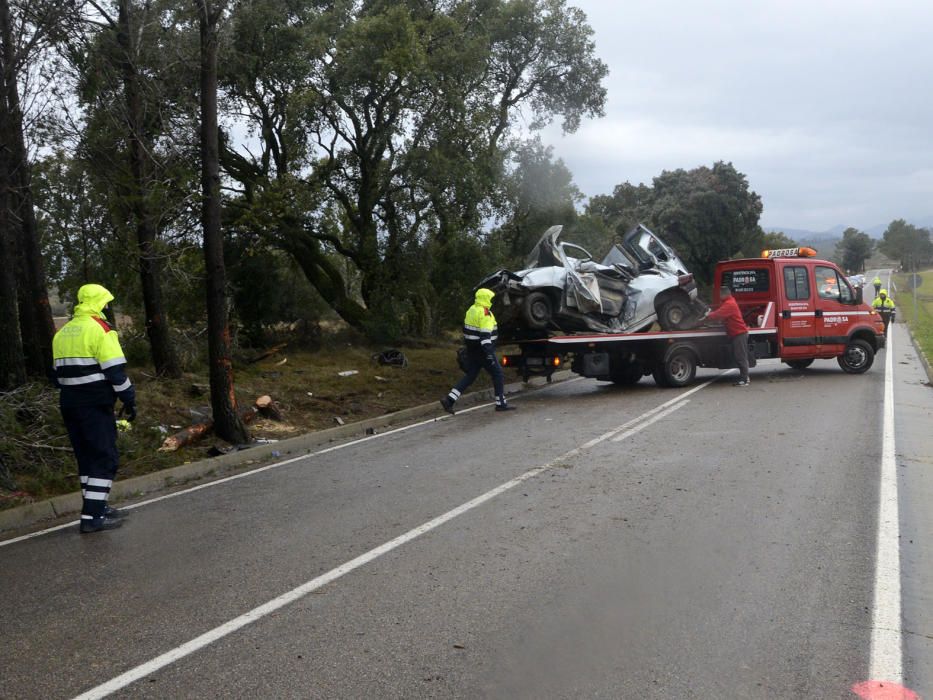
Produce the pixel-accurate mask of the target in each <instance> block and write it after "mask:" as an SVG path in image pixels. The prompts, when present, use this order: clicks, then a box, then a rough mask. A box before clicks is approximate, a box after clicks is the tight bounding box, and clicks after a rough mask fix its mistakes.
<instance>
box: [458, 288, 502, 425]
mask: <svg viewBox="0 0 933 700" xmlns="http://www.w3.org/2000/svg"><path fill="white" fill-rule="evenodd" d="M494 296H495V292H493V291H492V290H491V289H478V290H477V291H476V296H475V301H474V302H473V305H472V306H471V307H470V308H469V309H467V312H466V316H465V317H464V319H463V341H464V343H465V345H466V367H465V368H464V372H465V374H464V375H463V377H462V378H461V379H460V381H459V382H457V384H456V386H454V388H453V389H451V390H450V393H448V394H447V396H445V397H444V398H442V399H441V406H443V407H444V410H445V411H447V412H448V413H453V412H454V404H455V403H456V402H457V399H459V398H460V395H461V394H462V393H463V392H464V391H466V389H467V387H469V386H470V384H472V383H473V382H474V381H475V380H476V377H477V376H478V375H479V372H480V370H481V369H485V370H486V371H487V372H489V375H490V376H491V377H492V383H493V387H494V389H495V392H496V410H497V411H511V410H513V409H514V408H515V407H514V406H511V405H509V403H508V402H507V401H506V400H505V381H504V379H503V377H502V367H501V366H500V365H499V360H498V358H497V357H496V340H497V339H498V337H499V329H498V326H496V317H495V316H494V315H493V313H492V309H491V307H492V298H493V297H494Z"/></svg>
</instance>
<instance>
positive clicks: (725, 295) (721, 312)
mask: <svg viewBox="0 0 933 700" xmlns="http://www.w3.org/2000/svg"><path fill="white" fill-rule="evenodd" d="M719 299H720V301H721V303H720V304H719V308H718V309H716V310H715V311H711V312H710V313H709V314H707V316H706V320H707V321H721V322H722V323H723V325H724V326H725V328H726V335H728V336H729V338H731V339H732V354H733V355H734V356H735V363H736V364H737V365H738V366H739V380H738V381H737V382H735V383H734V384H733V386H748V385H749V384H750V383H751V382H750V380H749V378H748V326H747V325H745V319H743V318H742V311H741V310H740V309H739V304H738V302H736V300H735V297H734V296H732V289H730V288H729V287H727V286H725V285H723V286H722V287H721V288H720V289H719Z"/></svg>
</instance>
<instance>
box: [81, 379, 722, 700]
mask: <svg viewBox="0 0 933 700" xmlns="http://www.w3.org/2000/svg"><path fill="white" fill-rule="evenodd" d="M723 374H726V372H723V373H720V374H719V375H717V376H716V377H715V378H713V379H711V380H709V381H707V382H704V383H703V384H701V385H699V386H697V387H694V388H693V389H690V390H689V391H686V392H684V393H683V394H681V395H680V396H678V397H676V398H674V399H671V400H670V401H667V402H665V403H664V404H662V405H661V406H658V407H657V408H653V409H651V410H650V411H647V412H646V413H644V414H642V415H641V416H639V417H638V418H635V419H634V420H631V421H628V422H627V423H624V424H623V425H620V426H618V427H617V428H614V429H612V430H610V431H609V432H607V433H603V434H602V435H600V436H599V437H597V438H594V439H592V440H590V441H589V442H586V443H584V444H583V445H580V446H579V447H575V448H574V449H572V450H570V451H568V452H565V453H564V454H562V455H561V456H559V457H557V458H556V459H553V460H551V461H550V462H548V463H547V464H543V465H541V466H539V467H534V468H533V469H529V470H528V471H526V472H525V473H524V474H521V475H520V476H517V477H515V478H514V479H511V480H510V481H507V482H505V483H504V484H501V485H500V486H497V487H496V488H494V489H492V490H491V491H487V492H486V493H484V494H482V495H481V496H477V497H476V498H474V499H473V500H471V501H467V502H466V503H464V504H463V505H460V506H458V507H456V508H454V509H453V510H449V511H447V512H446V513H444V514H443V515H439V516H438V517H436V518H434V519H433V520H429V521H428V522H426V523H424V524H423V525H419V526H418V527H416V528H414V529H412V530H409V531H408V532H406V533H404V534H402V535H399V536H398V537H396V538H394V539H392V540H389V541H388V542H386V543H384V544H382V545H380V546H378V547H376V548H375V549H371V550H369V551H368V552H366V553H364V554H361V555H360V556H358V557H356V558H355V559H351V560H350V561H348V562H346V563H345V564H342V565H341V566H338V567H337V568H336V569H331V570H330V571H328V572H327V573H325V574H322V575H321V576H318V577H316V578H313V579H311V580H310V581H307V582H306V583H303V584H302V585H300V586H298V587H297V588H294V589H292V590H290V591H288V592H287V593H283V594H282V595H280V596H278V597H277V598H273V599H272V600H270V601H269V602H268V603H264V604H263V605H260V606H259V607H256V608H253V609H252V610H250V611H248V612H246V613H244V614H242V615H240V616H239V617H236V618H234V619H233V620H230V621H229V622H226V623H224V624H222V625H220V626H219V627H215V628H214V629H212V630H209V631H207V632H205V633H204V634H202V635H200V636H198V637H195V638H194V639H192V640H191V641H189V642H186V643H184V644H182V645H181V646H178V647H175V648H174V649H172V650H170V651H167V652H165V653H164V654H162V655H160V656H157V657H156V658H154V659H151V660H150V661H147V662H146V663H144V664H140V665H139V666H137V667H136V668H133V669H130V670H129V671H127V672H125V673H122V674H120V675H119V676H117V677H116V678H113V679H111V680H109V681H107V682H106V683H102V684H101V685H98V686H97V687H95V688H91V689H90V690H88V691H86V692H84V693H82V694H81V695H78V696H77V697H76V698H74V700H92V699H97V698H104V697H107V696H108V695H110V694H111V693H115V692H116V691H118V690H121V689H123V688H125V687H127V686H128V685H130V684H132V683H135V682H136V681H138V680H140V679H141V678H145V677H146V676H148V675H150V674H152V673H155V672H156V671H158V670H159V669H161V668H165V667H166V666H169V665H171V664H173V663H174V662H176V661H178V660H179V659H182V658H184V657H186V656H188V655H189V654H192V653H194V652H196V651H198V650H199V649H203V648H204V647H206V646H208V645H209V644H212V643H213V642H216V641H217V640H219V639H222V638H223V637H226V636H227V635H229V634H232V633H233V632H236V631H237V630H239V629H242V628H243V627H246V626H247V625H249V624H251V623H253V622H256V621H258V620H261V619H262V618H264V617H266V616H267V615H269V614H271V613H273V612H275V611H276V610H278V609H280V608H282V607H284V606H286V605H288V604H289V603H293V602H295V601H296V600H298V599H300V598H303V597H304V596H306V595H308V594H309V593H312V592H313V591H316V590H318V589H319V588H321V587H323V586H326V585H327V584H329V583H332V582H333V581H336V580H337V579H339V578H340V577H342V576H344V575H345V574H348V573H350V572H351V571H353V570H354V569H358V568H359V567H361V566H363V565H365V564H368V563H369V562H371V561H373V560H375V559H378V558H379V557H381V556H382V555H383V554H386V553H388V552H391V551H392V550H393V549H397V548H398V547H401V546H402V545H403V544H405V543H407V542H411V541H412V540H413V539H415V538H417V537H420V536H421V535H423V534H425V533H427V532H430V531H431V530H434V529H436V528H438V527H440V526H441V525H443V524H444V523H446V522H448V521H450V520H453V519H454V518H456V517H457V516H460V515H463V514H464V513H466V512H468V511H471V510H473V509H474V508H477V507H479V506H481V505H482V504H484V503H486V502H487V501H490V500H492V499H493V498H495V497H496V496H499V495H501V494H503V493H505V492H506V491H508V490H510V489H512V488H514V487H515V486H518V485H519V484H521V483H523V482H525V481H528V480H529V479H532V478H534V477H535V476H538V475H539V474H541V473H542V472H545V471H548V470H550V469H553V468H554V467H555V466H557V465H559V464H561V463H562V462H564V461H565V460H567V459H568V458H570V457H573V456H576V455H578V454H580V453H581V452H583V451H584V450H586V449H588V448H590V447H593V446H595V445H598V444H599V443H601V442H605V441H606V440H609V439H611V438H613V437H615V436H616V435H617V434H618V433H620V432H622V431H625V430H626V429H627V428H629V426H631V425H633V424H638V427H637V428H634V429H632V430H629V431H628V433H629V434H634V433H636V432H638V431H639V430H643V429H644V428H646V427H648V426H649V425H651V424H652V423H653V422H654V421H645V420H644V419H645V418H646V417H650V416H652V415H654V414H657V413H658V412H659V411H660V412H663V410H664V409H665V407H673V406H674V405H675V404H680V403H683V404H685V403H687V402H686V401H683V399H684V398H686V397H687V396H690V395H691V394H695V393H696V392H698V391H700V390H701V389H704V388H705V387H707V386H709V385H710V384H712V383H713V382H714V381H716V379H718V378H719V377H721V376H723ZM488 405H491V404H488ZM679 407H680V406H679V405H678V406H677V408H679Z"/></svg>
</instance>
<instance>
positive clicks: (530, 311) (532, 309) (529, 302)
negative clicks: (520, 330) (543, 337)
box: [522, 292, 554, 330]
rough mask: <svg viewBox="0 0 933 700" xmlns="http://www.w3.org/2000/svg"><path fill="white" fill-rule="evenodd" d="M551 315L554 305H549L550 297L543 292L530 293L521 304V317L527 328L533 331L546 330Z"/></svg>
mask: <svg viewBox="0 0 933 700" xmlns="http://www.w3.org/2000/svg"><path fill="white" fill-rule="evenodd" d="M553 314H554V305H553V304H552V303H551V297H549V296H548V295H547V294H545V293H544V292H532V293H531V294H529V295H528V296H527V297H525V301H524V302H523V303H522V316H523V317H524V319H525V324H526V325H527V326H528V327H529V328H533V329H535V330H541V329H544V328H547V327H548V324H549V323H550V322H551V316H552V315H553Z"/></svg>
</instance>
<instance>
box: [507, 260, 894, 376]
mask: <svg viewBox="0 0 933 700" xmlns="http://www.w3.org/2000/svg"><path fill="white" fill-rule="evenodd" d="M815 256H816V251H814V250H813V249H811V248H783V249H779V250H767V251H764V252H762V257H760V258H746V259H742V260H727V261H723V262H720V263H717V264H716V270H715V274H714V277H713V290H714V299H713V301H714V303H716V304H718V303H719V288H720V286H722V285H727V286H729V287H730V288H731V289H732V290H733V296H734V297H735V300H736V301H737V302H738V305H739V308H740V309H741V310H742V315H743V317H744V318H745V322H746V323H747V324H748V327H749V332H748V336H749V364H750V365H751V366H754V363H755V361H756V360H757V359H765V358H779V359H780V360H781V361H782V362H784V363H786V364H788V365H790V366H791V367H794V368H796V369H804V368H806V367H808V366H809V365H810V364H811V363H812V362H813V360H816V359H831V358H834V357H835V358H836V359H837V361H838V362H839V366H840V367H841V368H842V369H843V370H844V371H845V372H848V373H850V374H861V373H862V372H865V371H866V370H867V369H868V368H869V367H871V365H872V363H873V362H874V358H875V353H876V352H877V351H878V350H879V349H880V348H882V347H884V341H885V338H884V324H883V322H882V320H881V316H880V315H879V314H878V313H877V312H876V311H874V310H873V309H872V308H871V307H870V306H869V305H868V304H865V303H864V302H863V301H862V298H861V294H859V293H857V292H856V291H855V290H854V289H853V288H852V287H851V285H850V284H849V282H848V280H847V279H846V276H845V275H844V274H843V273H842V272H841V271H840V270H839V268H838V267H837V266H836V265H835V264H834V263H832V262H829V261H826V260H819V259H817V258H816V257H815ZM515 343H516V344H517V345H518V346H519V349H520V353H519V354H509V355H506V356H505V357H504V358H503V366H504V367H507V368H513V369H515V370H517V371H518V373H519V374H520V375H521V376H522V377H523V379H524V380H525V381H527V380H528V378H529V377H531V376H536V375H537V376H544V377H547V379H548V381H550V379H551V375H552V374H553V373H554V372H555V371H557V370H558V369H563V368H564V367H566V366H567V365H568V364H569V366H570V369H571V370H572V371H573V372H575V373H576V374H579V375H582V376H584V377H591V378H594V379H601V380H604V381H612V382H615V383H617V384H634V383H635V382H637V381H639V380H640V379H641V378H642V377H643V376H646V375H652V376H653V377H654V379H655V381H656V382H657V383H658V384H659V385H660V386H666V387H681V386H685V385H687V384H689V383H690V382H692V381H693V379H694V377H695V376H696V370H697V367H716V368H719V369H727V368H730V367H735V366H736V364H735V358H734V357H733V354H732V347H731V343H730V341H729V339H728V337H727V336H726V334H725V331H724V330H722V329H721V328H696V329H692V330H677V331H648V332H643V333H602V334H574V335H553V336H547V337H538V338H530V339H525V340H518V341H515Z"/></svg>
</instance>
